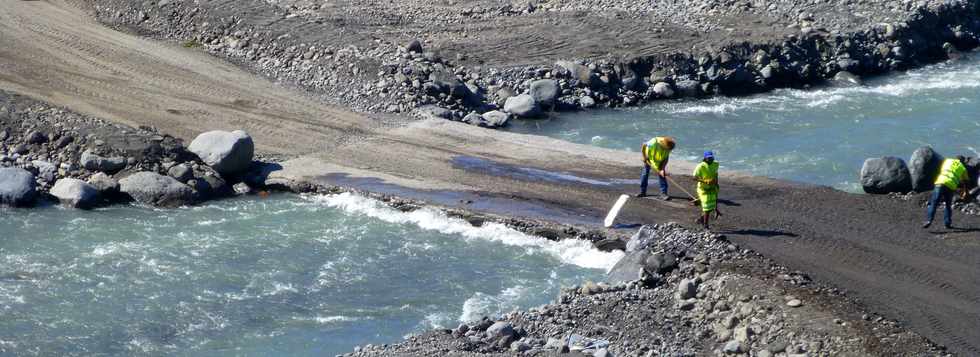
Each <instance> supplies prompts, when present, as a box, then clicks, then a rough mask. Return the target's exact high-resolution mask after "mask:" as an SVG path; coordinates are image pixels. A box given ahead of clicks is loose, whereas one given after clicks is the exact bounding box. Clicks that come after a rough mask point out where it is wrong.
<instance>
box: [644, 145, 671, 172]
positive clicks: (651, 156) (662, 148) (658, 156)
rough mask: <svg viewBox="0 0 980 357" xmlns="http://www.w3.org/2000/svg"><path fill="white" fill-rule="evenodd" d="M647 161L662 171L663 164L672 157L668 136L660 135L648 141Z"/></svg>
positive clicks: (655, 168)
mask: <svg viewBox="0 0 980 357" xmlns="http://www.w3.org/2000/svg"><path fill="white" fill-rule="evenodd" d="M646 154H647V163H648V164H650V166H652V167H653V169H654V170H657V171H660V170H661V166H663V164H664V162H665V161H667V158H669V157H670V150H669V149H667V138H665V137H662V136H658V137H655V138H653V139H650V141H648V142H647V152H646Z"/></svg>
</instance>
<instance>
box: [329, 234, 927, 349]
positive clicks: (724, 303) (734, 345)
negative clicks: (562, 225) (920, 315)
mask: <svg viewBox="0 0 980 357" xmlns="http://www.w3.org/2000/svg"><path fill="white" fill-rule="evenodd" d="M641 231H646V232H645V234H646V236H647V237H653V239H652V240H651V244H650V246H648V247H646V248H644V249H640V250H636V251H633V252H631V253H628V255H627V257H626V258H624V259H623V261H624V262H626V261H629V260H631V256H635V255H637V254H648V256H654V258H648V259H647V260H646V261H645V263H640V264H637V266H641V269H645V270H646V271H647V272H648V273H646V274H644V275H643V277H642V278H641V280H635V281H631V282H625V283H619V284H613V285H608V284H604V283H599V284H594V283H585V284H583V285H581V286H577V287H570V288H566V289H563V291H562V293H561V295H560V296H559V297H558V298H557V299H556V300H555V302H554V303H551V304H548V305H544V306H540V307H537V308H533V309H530V310H529V311H515V312H513V313H509V314H507V315H505V316H500V317H488V318H485V319H483V320H481V321H472V322H469V323H466V324H461V325H459V326H458V327H455V328H452V329H445V330H435V331H430V332H426V333H423V334H420V335H414V336H410V337H408V338H407V339H406V340H405V341H403V342H400V343H396V344H391V345H388V344H382V345H372V346H363V347H358V348H356V349H355V351H354V352H352V353H350V354H347V356H438V355H445V354H450V355H460V356H513V355H527V356H534V355H539V356H540V355H555V354H560V355H582V354H586V355H595V356H600V355H601V356H610V355H614V356H663V355H669V356H694V355H718V356H721V355H741V356H746V355H752V356H807V355H809V356H817V355H820V356H840V355H848V356H866V355H881V356H897V355H902V356H911V355H944V354H945V353H944V352H943V350H942V349H941V348H938V347H936V346H934V345H932V344H931V343H929V342H928V341H927V340H926V339H924V338H922V337H921V336H919V335H917V334H915V333H913V332H910V331H909V330H908V329H907V328H905V327H904V326H902V325H900V324H899V323H897V322H895V321H890V320H887V319H884V318H882V317H880V316H877V315H875V314H874V313H871V312H868V311H867V308H866V307H864V306H861V305H860V304H858V303H856V302H855V301H853V300H852V299H850V298H848V297H847V296H845V295H844V294H842V293H841V292H840V291H838V290H837V289H835V288H831V287H827V286H824V285H821V284H817V283H814V282H812V281H811V280H810V278H809V277H808V276H807V275H806V274H805V273H802V272H799V271H792V270H790V269H787V268H785V267H781V266H779V265H776V264H774V263H772V262H771V261H769V260H767V259H765V258H762V257H761V256H759V255H758V254H755V253H753V252H751V251H749V250H745V249H742V248H740V247H737V246H736V245H734V244H732V243H730V242H728V241H727V240H726V239H725V238H724V237H723V236H719V235H714V234H711V233H706V232H695V231H690V230H687V229H684V228H682V227H680V226H678V225H676V224H673V223H669V224H663V225H656V226H646V227H643V228H642V229H641ZM636 237H638V236H635V237H634V238H633V239H638V238H636ZM639 239H641V240H642V238H639ZM630 268H634V269H635V268H636V267H635V266H630V263H623V262H621V263H620V265H617V267H615V268H613V273H612V274H613V276H615V274H617V273H620V272H622V271H623V270H629V269H630ZM611 279H613V280H614V281H615V279H614V278H611ZM589 340H591V341H592V342H593V346H594V347H593V348H586V349H584V350H583V349H581V347H582V343H575V341H589Z"/></svg>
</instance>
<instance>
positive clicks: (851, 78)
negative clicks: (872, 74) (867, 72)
mask: <svg viewBox="0 0 980 357" xmlns="http://www.w3.org/2000/svg"><path fill="white" fill-rule="evenodd" d="M834 82H835V83H837V84H842V85H849V86H859V85H861V83H862V82H861V77H858V76H856V75H854V74H853V73H851V72H848V71H840V72H837V74H835V75H834Z"/></svg>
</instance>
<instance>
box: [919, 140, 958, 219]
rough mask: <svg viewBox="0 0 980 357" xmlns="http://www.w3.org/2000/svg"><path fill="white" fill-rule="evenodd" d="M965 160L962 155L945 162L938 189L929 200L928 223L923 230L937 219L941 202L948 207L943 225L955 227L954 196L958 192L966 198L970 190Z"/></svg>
mask: <svg viewBox="0 0 980 357" xmlns="http://www.w3.org/2000/svg"><path fill="white" fill-rule="evenodd" d="M964 160H965V158H964V157H963V156H962V155H960V156H956V158H955V159H946V160H943V165H942V168H940V169H939V177H938V178H936V188H934V189H933V190H932V197H930V198H929V208H928V209H927V210H926V223H925V224H923V225H922V228H929V226H931V225H932V220H933V219H934V218H936V205H938V204H939V200H940V199H941V200H942V202H943V203H944V204H945V205H946V208H945V211H944V214H945V216H944V217H943V224H944V225H945V226H946V228H952V226H953V194H954V193H955V192H956V191H959V192H960V195H961V196H963V197H965V196H966V193H967V190H969V187H967V186H969V184H970V175H969V174H968V173H967V171H966V166H963V161H964Z"/></svg>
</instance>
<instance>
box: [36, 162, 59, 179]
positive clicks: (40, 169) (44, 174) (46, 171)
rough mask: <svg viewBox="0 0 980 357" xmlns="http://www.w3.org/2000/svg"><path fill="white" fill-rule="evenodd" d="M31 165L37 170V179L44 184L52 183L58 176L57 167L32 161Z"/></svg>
mask: <svg viewBox="0 0 980 357" xmlns="http://www.w3.org/2000/svg"><path fill="white" fill-rule="evenodd" d="M31 164H32V165H34V167H35V168H37V177H38V178H40V179H41V180H44V181H45V182H54V179H55V178H56V177H57V176H58V167H57V166H55V165H54V164H52V163H50V162H47V161H40V160H34V161H33V162H31Z"/></svg>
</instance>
